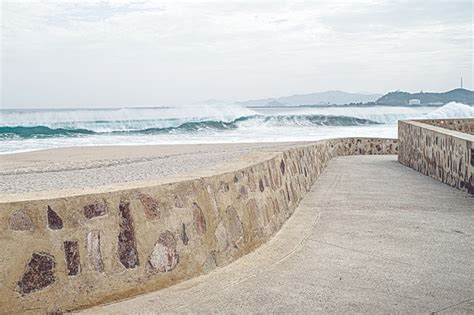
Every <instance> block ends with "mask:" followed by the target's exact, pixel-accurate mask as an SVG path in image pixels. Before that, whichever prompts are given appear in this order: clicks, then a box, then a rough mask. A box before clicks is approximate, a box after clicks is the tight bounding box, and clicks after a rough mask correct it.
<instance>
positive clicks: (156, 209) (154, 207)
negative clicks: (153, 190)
mask: <svg viewBox="0 0 474 315" xmlns="http://www.w3.org/2000/svg"><path fill="white" fill-rule="evenodd" d="M138 199H139V200H140V202H141V203H142V205H143V208H144V209H145V216H146V217H147V218H148V219H150V220H159V219H160V217H161V210H160V204H159V203H158V201H157V200H155V199H154V198H152V197H151V196H149V195H146V194H139V195H138Z"/></svg>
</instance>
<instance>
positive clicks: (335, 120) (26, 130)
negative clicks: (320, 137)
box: [0, 115, 378, 139]
mask: <svg viewBox="0 0 474 315" xmlns="http://www.w3.org/2000/svg"><path fill="white" fill-rule="evenodd" d="M153 122H154V121H150V120H138V121H111V122H107V121H94V122H86V124H87V125H89V126H97V128H95V129H96V130H94V128H90V129H85V128H63V127H62V128H54V127H52V126H43V125H40V126H2V127H0V138H4V139H5V138H46V137H77V136H84V135H98V134H107V135H112V134H165V133H180V132H181V133H189V132H199V131H224V130H231V129H238V128H252V127H253V128H258V127H259V126H260V127H266V128H269V127H270V128H276V127H281V126H289V127H291V126H295V127H305V126H307V127H314V126H361V125H373V124H378V122H375V121H372V120H369V119H364V118H357V117H350V116H333V115H275V116H265V115H250V116H242V117H238V118H236V119H233V120H230V121H225V120H202V121H188V122H184V123H180V124H177V125H175V126H167V127H148V128H141V127H142V126H143V125H145V126H150V125H153ZM155 122H156V124H157V125H163V124H164V122H163V121H162V120H157V121H155ZM176 122H179V121H177V120H169V121H167V124H173V123H175V124H176ZM104 129H106V130H107V131H103V130H104Z"/></svg>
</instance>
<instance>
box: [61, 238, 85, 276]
mask: <svg viewBox="0 0 474 315" xmlns="http://www.w3.org/2000/svg"><path fill="white" fill-rule="evenodd" d="M64 255H65V257H66V268H67V275H68V276H77V275H78V274H79V273H81V263H80V259H79V246H78V244H77V241H64Z"/></svg>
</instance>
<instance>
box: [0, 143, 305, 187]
mask: <svg viewBox="0 0 474 315" xmlns="http://www.w3.org/2000/svg"><path fill="white" fill-rule="evenodd" d="M296 144H299V143H288V142H286V143H247V144H195V145H150V146H145V145H144V146H101V147H69V148H57V149H50V150H41V151H33V152H25V153H15V154H5V155H0V165H1V166H2V167H1V170H0V194H3V195H5V194H18V193H30V192H43V191H50V190H55V191H56V190H65V189H84V188H96V187H100V186H106V185H113V184H118V183H120V184H123V183H128V182H135V181H146V180H157V179H162V178H165V177H169V176H175V175H180V174H185V173H189V172H192V171H196V170H204V169H206V168H210V167H215V166H218V165H223V164H225V163H229V162H231V161H236V160H238V159H240V158H242V157H243V156H245V155H247V154H249V153H251V152H256V151H260V152H261V151H262V150H263V151H265V150H282V149H284V148H287V147H289V146H292V145H296Z"/></svg>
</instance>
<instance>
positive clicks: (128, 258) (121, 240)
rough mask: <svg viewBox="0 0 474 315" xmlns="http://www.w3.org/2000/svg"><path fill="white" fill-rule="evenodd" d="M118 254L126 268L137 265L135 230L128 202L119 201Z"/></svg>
mask: <svg viewBox="0 0 474 315" xmlns="http://www.w3.org/2000/svg"><path fill="white" fill-rule="evenodd" d="M119 215H120V216H119V228H120V232H119V235H118V254H119V260H120V263H121V264H122V265H123V266H124V267H125V268H127V269H131V268H135V267H136V266H138V264H139V262H138V252H137V248H136V243H135V231H134V229H133V220H132V216H131V213H130V202H127V201H123V200H121V201H120V204H119Z"/></svg>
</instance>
